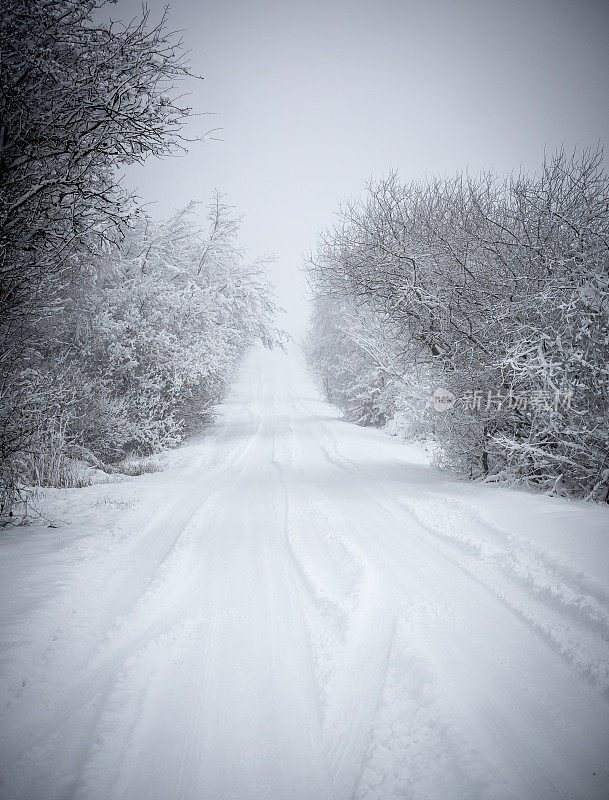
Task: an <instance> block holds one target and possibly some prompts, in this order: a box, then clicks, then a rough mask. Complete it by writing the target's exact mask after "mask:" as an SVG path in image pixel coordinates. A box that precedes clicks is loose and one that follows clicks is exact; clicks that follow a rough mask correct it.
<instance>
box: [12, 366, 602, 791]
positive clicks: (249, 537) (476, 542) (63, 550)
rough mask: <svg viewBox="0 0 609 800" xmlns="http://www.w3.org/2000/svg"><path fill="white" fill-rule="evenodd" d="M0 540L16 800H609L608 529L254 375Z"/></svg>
mask: <svg viewBox="0 0 609 800" xmlns="http://www.w3.org/2000/svg"><path fill="white" fill-rule="evenodd" d="M161 461H162V463H163V465H164V469H163V471H162V472H157V473H152V474H146V475H142V476H139V477H137V478H132V479H128V480H122V481H119V482H112V483H102V484H96V485H93V486H90V487H85V488H82V489H73V490H46V491H45V492H44V493H43V494H42V496H41V498H40V500H39V503H40V506H41V507H42V508H43V510H44V513H45V516H46V517H48V520H50V521H52V523H53V524H54V525H57V526H58V527H56V528H54V527H53V528H50V527H48V522H47V521H45V522H44V524H40V525H34V526H31V527H29V528H16V529H13V530H11V531H5V532H3V533H2V536H1V537H0V607H1V608H2V617H1V621H0V675H1V679H0V730H1V732H2V736H1V744H0V775H1V779H0V796H1V797H2V798H3V799H6V800H40V798H45V800H59V799H60V798H62V799H63V798H74V800H95V799H96V798H99V799H100V800H102V798H103V800H114V799H116V800H118V798H124V799H125V800H173V798H176V800H177V798H183V799H184V800H188V799H190V798H193V800H194V798H205V800H220V799H221V798H234V799H237V800H256V799H257V798H269V799H271V800H288V798H289V799H290V800H292V798H294V800H298V798H302V799H303V800H305V799H306V800H325V799H326V798H334V799H335V800H346V799H347V798H356V800H392V799H393V798H415V800H424V799H425V798H429V800H439V798H442V800H451V799H452V798H464V800H465V799H466V798H467V800H469V799H470V798H489V799H490V800H506V799H507V798H514V799H516V798H518V800H520V799H521V798H523V799H526V798H552V800H554V798H569V800H572V799H573V798H604V797H607V796H608V795H609V768H608V759H607V754H608V753H609V705H608V703H609V670H608V664H609V586H608V576H609V569H608V567H609V524H608V523H609V514H608V513H607V509H606V508H603V507H599V506H593V505H587V504H584V503H577V502H567V501H563V500H559V499H555V498H547V497H542V496H536V495H534V494H530V493H525V492H519V491H509V490H505V489H500V488H496V487H491V486H487V485H481V484H467V483H463V482H459V481H456V480H454V479H451V478H450V477H447V476H446V474H443V473H440V472H438V471H436V470H434V469H431V468H430V467H429V466H428V465H427V464H426V462H425V456H424V454H423V453H421V452H420V451H419V450H417V449H416V448H415V447H412V446H410V447H409V446H406V445H404V444H402V443H400V442H399V441H398V440H397V439H395V438H392V437H389V436H387V435H386V434H384V433H383V432H380V431H377V430H369V429H364V428H359V427H357V426H354V425H350V424H347V423H345V422H343V421H341V420H340V419H339V417H338V414H337V412H336V411H335V409H333V408H332V407H331V406H328V405H327V404H325V403H322V402H320V401H319V399H318V396H317V394H316V392H315V390H314V388H313V386H312V383H311V381H310V379H309V377H308V376H307V374H306V373H305V370H304V367H303V364H302V361H301V359H300V356H299V354H298V353H297V352H296V351H290V352H289V353H288V355H287V356H286V355H285V354H283V353H281V352H272V353H269V352H267V351H262V350H256V351H254V352H253V353H252V355H251V357H250V358H249V360H248V361H247V363H246V364H245V365H244V367H243V369H242V371H241V373H240V375H239V378H238V380H237V381H236V383H235V386H234V390H233V392H232V394H231V395H230V397H229V399H228V400H227V401H226V402H225V403H224V404H223V405H222V406H221V408H220V411H219V414H218V418H217V421H216V423H215V424H214V425H213V427H212V428H211V430H210V431H208V433H207V435H206V436H204V437H202V438H201V439H200V440H197V441H194V442H193V443H191V444H190V445H188V446H186V447H183V448H181V449H179V450H176V451H174V452H171V453H167V454H165V455H164V456H163V458H162V459H161Z"/></svg>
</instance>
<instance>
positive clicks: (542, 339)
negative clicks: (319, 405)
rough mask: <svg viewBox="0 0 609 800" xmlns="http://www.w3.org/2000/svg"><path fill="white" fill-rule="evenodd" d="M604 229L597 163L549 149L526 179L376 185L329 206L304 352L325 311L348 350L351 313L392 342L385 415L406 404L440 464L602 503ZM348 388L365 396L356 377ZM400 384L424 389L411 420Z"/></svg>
mask: <svg viewBox="0 0 609 800" xmlns="http://www.w3.org/2000/svg"><path fill="white" fill-rule="evenodd" d="M608 226H609V179H608V176H607V175H606V173H605V172H604V171H603V169H602V154H601V153H600V152H598V151H584V152H583V153H580V154H579V155H578V154H574V155H573V156H572V157H568V156H566V155H565V154H564V153H563V152H559V153H557V154H555V155H554V156H551V157H548V158H546V160H545V162H544V165H543V168H542V171H541V173H540V174H539V175H526V174H524V173H523V174H520V175H518V176H515V177H509V178H506V179H499V178H497V177H495V176H493V175H491V174H483V175H481V176H480V177H478V178H472V177H470V176H463V175H460V176H457V177H456V178H454V179H442V180H435V181H431V182H426V183H408V184H402V183H400V181H399V180H398V178H397V176H396V175H390V176H389V177H388V178H387V179H384V180H381V181H378V182H376V183H373V184H371V185H370V186H369V187H368V192H367V196H366V197H365V199H364V200H363V201H359V202H355V203H351V204H347V205H346V206H345V207H343V209H342V212H341V216H340V220H339V223H338V224H337V225H336V226H335V227H334V228H333V229H332V230H331V231H329V232H328V233H327V234H325V235H324V236H323V237H322V238H321V240H320V246H319V248H318V251H317V253H316V254H315V256H314V257H313V258H312V259H311V260H310V263H309V273H310V276H311V283H312V287H313V291H314V294H315V295H316V297H317V298H318V309H319V310H318V313H317V315H315V316H314V317H313V326H314V330H313V334H312V337H311V340H312V341H316V340H317V336H318V333H319V332H321V331H322V330H323V328H324V326H327V325H328V323H329V319H330V315H331V314H335V315H337V317H338V318H335V319H332V321H331V323H330V324H331V325H333V326H334V327H335V328H336V329H338V330H343V338H344V340H345V341H347V340H349V335H348V334H347V333H345V330H348V331H350V332H351V335H355V333H354V332H355V331H359V321H355V322H354V317H353V314H352V313H351V312H350V311H346V310H345V309H349V308H351V307H353V304H355V306H357V307H359V308H363V307H365V308H366V313H367V314H372V315H373V316H374V317H375V318H376V321H377V326H378V330H377V333H376V334H375V336H374V337H373V338H374V339H375V341H376V342H377V343H382V342H383V339H387V338H389V339H391V340H393V341H395V342H397V343H398V344H396V345H395V346H394V355H393V357H392V362H393V364H397V365H398V368H397V370H396V372H397V373H398V376H397V377H396V376H390V377H389V378H388V381H389V382H390V383H391V384H392V390H391V391H390V392H389V394H391V395H392V396H393V398H394V399H393V401H392V403H393V406H394V407H395V408H399V407H403V408H404V409H405V410H408V409H414V410H416V409H417V408H418V413H417V417H418V419H419V420H420V421H421V424H422V426H423V427H424V429H425V431H426V436H427V438H428V440H429V441H430V443H432V445H433V448H434V452H436V453H437V455H438V458H439V460H440V461H441V463H443V464H444V465H446V466H449V467H451V468H453V469H456V470H457V471H459V472H461V473H464V474H466V475H469V476H471V477H484V478H486V479H491V478H493V479H498V478H506V479H510V480H519V481H523V482H526V483H528V484H530V485H534V486H536V487H538V488H542V489H544V490H552V491H565V492H569V493H571V492H573V493H576V494H579V495H583V496H587V497H594V498H606V496H607V492H608V490H609V481H608V479H609V471H608V468H609V462H608V457H609V454H608V449H609V448H608V445H607V441H608V433H607V416H608V412H609V395H608V373H607V363H609V350H608V328H609V325H608V319H609V308H608V302H609V292H608V280H609V261H608V258H609V255H608V253H609V244H608V243H609V237H608ZM323 298H332V299H333V303H332V305H331V306H330V305H327V304H326V305H325V306H324V304H323ZM339 298H342V299H341V302H338V299H339ZM330 308H331V311H330V310H329V309H330ZM324 309H328V310H327V311H325V312H324ZM324 320H325V321H324ZM367 327H368V330H369V331H371V330H373V329H374V326H370V325H368V326H367ZM381 332H382V333H381ZM377 346H380V345H377ZM369 349H370V348H369ZM310 359H311V362H312V364H313V366H314V369H315V371H316V372H317V373H318V374H320V375H324V376H325V377H324V380H325V381H326V382H327V383H328V384H329V385H333V386H334V389H333V392H334V394H335V396H340V394H341V391H342V392H343V393H344V392H345V391H347V390H349V391H351V386H352V381H351V380H350V379H348V378H347V374H346V371H345V369H344V367H343V368H342V369H341V370H340V371H338V370H337V371H336V372H334V373H333V374H330V372H331V367H330V365H329V363H328V361H327V360H326V361H324V360H323V359H320V357H319V355H317V357H315V351H314V350H313V351H312V352H311V356H310ZM337 364H342V362H341V360H340V359H338V360H337ZM361 380H363V381H364V382H366V383H367V385H368V390H369V392H373V391H376V382H375V380H374V379H372V378H370V377H368V375H367V373H363V374H362V376H361ZM337 384H338V386H337ZM415 386H416V387H418V388H419V389H420V390H421V391H423V390H425V391H427V392H428V397H427V404H426V406H425V410H424V412H422V411H421V408H420V403H419V404H417V403H416V402H415V403H414V405H413V402H412V398H413V394H412V389H413V387H415ZM434 386H435V387H437V388H440V387H442V388H443V389H446V390H448V391H450V392H451V393H452V394H453V395H454V396H455V398H457V400H456V402H455V405H454V407H453V408H452V409H450V410H448V411H447V413H444V414H439V413H437V412H434V410H433V407H432V405H431V402H430V400H431V393H432V392H433V389H434ZM341 387H342V388H341ZM358 391H361V390H358ZM384 396H388V392H387V389H386V388H385V391H384ZM405 396H407V397H409V398H410V399H409V400H408V401H407V402H405V404H404V403H400V400H399V398H400V397H405ZM383 403H384V407H385V408H387V407H388V404H387V402H386V400H383ZM343 406H344V404H343ZM401 419H402V420H405V415H404V414H403V413H402V414H401ZM402 424H404V423H402ZM417 428H418V430H420V429H421V425H418V426H417Z"/></svg>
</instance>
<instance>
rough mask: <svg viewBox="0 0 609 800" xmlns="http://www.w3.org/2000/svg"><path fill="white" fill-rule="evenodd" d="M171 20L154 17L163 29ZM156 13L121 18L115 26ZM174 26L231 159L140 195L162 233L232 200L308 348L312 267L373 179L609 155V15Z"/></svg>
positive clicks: (206, 146)
mask: <svg viewBox="0 0 609 800" xmlns="http://www.w3.org/2000/svg"><path fill="white" fill-rule="evenodd" d="M164 5H165V3H164V2H162V1H159V2H157V0H149V2H148V7H149V8H150V11H151V18H152V19H153V20H157V19H158V18H159V16H160V14H161V12H162V8H163V6H164ZM139 7H140V4H139V3H138V2H135V0H119V2H118V4H117V6H111V7H110V8H111V16H112V17H113V18H128V17H131V16H133V15H134V14H136V13H137V11H138V9H139ZM170 22H171V27H172V28H179V29H183V39H184V43H185V45H186V47H187V48H188V49H190V51H191V65H192V69H193V71H194V72H196V73H199V74H201V75H203V76H204V78H205V80H204V81H201V82H193V84H192V85H190V86H189V87H188V88H189V90H190V91H191V92H192V96H191V97H190V99H189V102H190V104H191V105H192V106H193V107H194V108H195V110H197V111H201V112H207V113H209V114H210V116H204V117H201V118H199V119H196V120H193V122H192V124H191V125H190V126H189V131H190V133H191V135H192V134H193V133H195V134H196V133H197V132H204V131H206V130H208V129H210V128H215V127H219V128H221V129H222V130H221V133H220V134H216V135H219V136H221V137H222V141H207V142H205V143H203V144H195V145H193V146H192V148H191V151H190V153H189V154H188V155H187V156H186V157H183V158H179V159H169V160H165V161H152V160H151V161H148V162H147V163H146V164H145V166H143V167H140V168H137V169H135V170H132V171H130V172H129V174H128V176H127V179H128V182H129V184H130V185H132V186H137V187H139V190H140V195H141V196H142V197H143V198H144V199H145V200H146V201H147V202H154V205H152V206H150V210H151V212H152V213H154V214H155V215H158V216H166V215H169V214H171V213H172V212H173V211H174V210H175V209H176V208H178V207H180V206H183V205H185V204H186V203H187V202H188V201H189V200H191V199H195V200H202V201H208V200H209V197H210V195H211V193H212V191H213V190H214V188H218V189H219V190H220V191H221V192H222V193H224V194H225V195H226V198H227V200H228V202H230V203H231V204H234V205H235V206H236V208H237V209H238V211H239V212H240V213H242V214H243V215H244V216H245V221H244V225H243V231H242V238H241V241H242V244H243V246H244V247H245V249H246V251H247V253H248V254H249V256H250V257H252V258H254V257H256V256H259V255H263V254H268V253H274V254H276V256H277V260H276V262H275V264H274V265H273V267H272V268H271V272H272V276H273V279H274V281H275V283H276V285H277V291H278V295H279V299H280V302H281V303H282V304H283V305H284V307H285V308H286V309H287V311H288V319H287V320H284V324H285V325H286V326H287V327H288V328H290V329H291V330H292V331H293V332H295V333H299V332H300V331H301V330H302V327H303V323H304V320H305V318H306V313H307V309H306V304H305V302H304V300H303V293H304V291H305V283H304V276H303V275H302V273H301V272H300V271H299V267H300V266H301V264H302V260H303V258H302V256H303V253H306V252H307V251H308V250H310V249H311V248H312V247H313V246H314V244H315V239H316V236H317V234H318V233H319V232H320V230H322V229H323V228H324V227H326V226H327V225H328V224H329V223H330V222H331V221H332V216H333V213H334V212H335V210H336V209H337V207H338V204H339V202H340V200H341V199H342V198H344V197H346V196H350V195H354V194H356V193H358V192H359V191H360V190H361V188H362V186H363V184H364V183H365V182H366V180H367V179H368V178H370V177H372V176H380V175H382V174H384V173H386V172H387V171H389V170H390V169H392V168H393V169H397V170H398V172H399V173H400V175H401V176H402V177H403V178H405V179H407V178H417V177H422V176H425V175H433V174H447V173H453V172H455V171H456V170H459V169H465V168H468V169H469V170H470V171H477V170H479V169H481V168H494V169H495V170H497V171H501V172H507V171H511V170H513V169H518V168H519V167H520V166H521V165H522V166H524V167H526V168H530V169H535V168H537V167H538V166H539V164H540V162H541V160H542V158H543V152H544V148H546V149H549V150H552V149H554V148H555V147H557V146H560V145H561V144H562V143H564V144H565V145H566V146H567V147H568V148H571V147H573V146H575V145H596V144H597V143H598V142H599V141H600V142H601V144H602V143H606V142H607V139H608V136H607V134H608V133H609V103H608V99H609V66H608V64H609V45H608V41H609V40H608V35H609V24H608V22H609V3H607V2H605V1H604V0H598V1H597V0H452V1H451V0H437V1H434V0H374V1H373V0H369V1H368V2H355V1H354V0H325V2H318V0H309V2H296V1H295V0H203V1H202V2H196V1H195V0H176V1H175V2H174V3H173V4H172V6H171V9H170Z"/></svg>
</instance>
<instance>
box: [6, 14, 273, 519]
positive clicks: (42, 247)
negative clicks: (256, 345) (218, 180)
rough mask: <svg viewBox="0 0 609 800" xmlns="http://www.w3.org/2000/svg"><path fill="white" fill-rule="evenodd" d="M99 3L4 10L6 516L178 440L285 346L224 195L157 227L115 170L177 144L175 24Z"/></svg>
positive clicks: (182, 109) (178, 49) (181, 63)
mask: <svg viewBox="0 0 609 800" xmlns="http://www.w3.org/2000/svg"><path fill="white" fill-rule="evenodd" d="M104 5H105V3H104V2H103V0H30V2H27V3H23V2H20V1H19V0H0V8H1V11H2V13H1V15H0V39H1V42H2V59H1V60H0V119H1V122H0V270H1V273H0V279H1V282H0V312H1V313H0V350H1V354H0V486H1V492H0V495H1V499H0V506H1V508H0V512H1V515H2V516H3V517H4V518H6V516H7V515H10V514H11V513H12V509H13V505H14V503H15V501H16V499H18V498H19V497H20V495H21V493H22V492H23V491H24V489H25V488H26V487H28V486H32V485H65V484H67V483H69V482H70V480H71V476H72V474H73V470H72V467H73V465H74V463H75V462H76V461H82V460H84V461H86V462H87V463H89V464H95V465H97V466H101V467H104V466H105V465H107V464H112V463H113V462H116V461H119V460H121V459H123V458H125V456H127V455H129V454H138V455H145V454H150V453H153V452H155V451H157V450H159V449H160V448H164V447H167V446H171V445H174V444H176V443H177V442H179V441H180V440H181V439H182V438H183V437H184V436H185V435H186V434H187V433H188V432H189V431H191V430H193V429H194V428H195V427H196V426H197V425H199V424H200V422H201V420H202V419H203V418H204V417H205V415H206V414H207V413H208V412H209V409H210V408H211V407H212V406H213V405H214V404H215V403H217V402H218V400H219V399H220V398H221V397H222V395H223V392H224V391H225V389H226V386H227V382H228V380H229V378H230V376H231V374H232V372H233V370H234V368H235V365H236V364H237V363H238V361H239V359H240V358H241V356H242V355H243V353H244V352H245V350H246V349H247V347H248V346H249V345H250V344H251V343H252V342H253V341H254V339H256V338H259V339H261V340H262V341H264V342H265V343H266V344H272V343H274V342H276V341H277V337H278V334H277V332H276V330H275V328H274V326H273V318H274V313H275V307H274V303H273V299H272V293H271V290H270V287H269V285H268V283H267V281H266V279H265V276H264V265H263V263H262V262H259V263H255V264H247V263H246V262H245V261H244V259H243V257H242V255H241V253H240V251H239V250H238V246H237V244H238V242H237V237H238V230H239V219H238V218H237V217H236V216H235V214H234V212H233V211H232V209H231V208H230V207H228V206H227V205H226V203H224V202H223V200H222V198H221V197H220V196H216V197H214V198H212V199H211V202H210V204H209V207H208V208H207V209H205V210H203V212H202V211H201V207H200V206H198V205H196V204H192V205H190V206H189V207H188V208H186V209H184V210H183V211H181V212H180V213H178V214H177V215H175V216H174V217H173V219H170V220H168V221H164V222H161V221H157V220H154V219H152V218H150V217H149V216H147V215H146V214H145V213H144V212H143V211H142V209H141V208H140V207H138V203H137V201H136V198H135V197H133V196H132V195H131V194H130V193H129V192H127V191H126V190H125V189H124V188H123V187H122V185H121V181H120V179H119V171H120V168H122V167H124V166H125V165H130V164H135V163H143V162H144V161H145V160H146V159H147V158H149V157H151V156H156V157H162V156H167V155H171V154H173V153H175V152H177V151H180V150H184V149H185V147H186V145H187V141H186V139H185V138H184V135H183V126H184V123H185V121H186V120H187V118H188V117H189V115H190V114H191V110H190V109H189V108H188V107H186V106H184V105H182V104H181V102H180V100H179V93H178V89H177V86H178V84H179V82H180V81H181V80H182V79H184V78H186V77H187V76H189V74H190V73H189V69H188V65H187V63H186V61H185V55H184V50H183V47H182V43H181V41H180V39H179V37H177V36H176V35H174V34H172V33H171V32H170V31H168V29H167V19H166V17H163V19H162V20H161V21H160V22H159V24H157V25H152V24H151V23H150V20H149V18H148V14H147V12H146V11H145V10H144V11H143V13H142V16H141V17H140V18H138V19H135V20H133V21H131V22H129V23H126V24H123V23H120V22H119V23H117V22H107V23H104V22H100V17H101V14H100V9H101V8H102V6H104Z"/></svg>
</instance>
